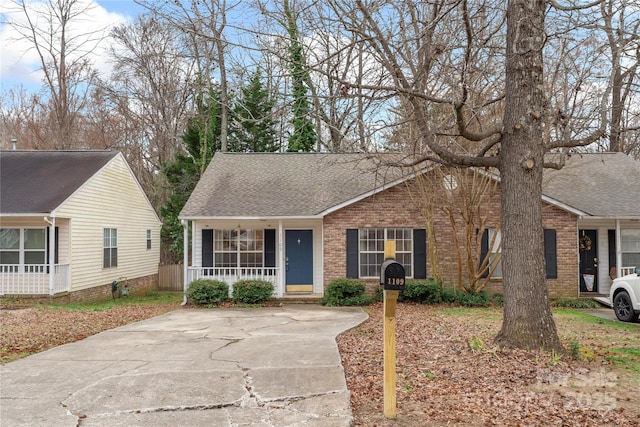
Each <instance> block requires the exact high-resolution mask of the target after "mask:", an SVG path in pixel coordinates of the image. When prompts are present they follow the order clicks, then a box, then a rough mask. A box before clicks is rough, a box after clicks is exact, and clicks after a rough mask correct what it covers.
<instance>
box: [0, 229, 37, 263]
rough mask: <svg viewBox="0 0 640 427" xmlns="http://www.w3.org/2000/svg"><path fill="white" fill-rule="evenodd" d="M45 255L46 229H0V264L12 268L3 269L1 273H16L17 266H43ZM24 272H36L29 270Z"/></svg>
mask: <svg viewBox="0 0 640 427" xmlns="http://www.w3.org/2000/svg"><path fill="white" fill-rule="evenodd" d="M46 254H47V229H46V228H0V264H1V265H5V266H7V265H12V266H14V267H10V268H9V267H5V268H3V271H8V270H7V269H11V271H16V270H17V268H18V267H16V266H18V265H23V266H33V265H40V266H44V265H45V264H46V262H47V261H46ZM25 271H36V270H33V268H29V269H26V270H25ZM38 271H39V270H38Z"/></svg>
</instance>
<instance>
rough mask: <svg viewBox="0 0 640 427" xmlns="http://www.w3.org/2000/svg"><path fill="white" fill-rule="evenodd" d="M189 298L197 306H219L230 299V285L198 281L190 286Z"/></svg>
mask: <svg viewBox="0 0 640 427" xmlns="http://www.w3.org/2000/svg"><path fill="white" fill-rule="evenodd" d="M187 296H188V297H189V299H190V300H191V301H193V302H194V303H196V304H205V305H208V304H219V303H221V302H223V301H225V300H227V299H229V285H227V284H226V283H224V282H222V281H220V280H211V279H197V280H194V281H193V282H191V284H190V285H189V290H188V291H187Z"/></svg>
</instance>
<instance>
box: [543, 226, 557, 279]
mask: <svg viewBox="0 0 640 427" xmlns="http://www.w3.org/2000/svg"><path fill="white" fill-rule="evenodd" d="M544 261H545V264H546V266H547V271H546V274H547V279H557V278H558V254H557V249H556V230H553V229H547V228H545V229H544Z"/></svg>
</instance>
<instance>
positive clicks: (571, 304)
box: [551, 298, 602, 308]
mask: <svg viewBox="0 0 640 427" xmlns="http://www.w3.org/2000/svg"><path fill="white" fill-rule="evenodd" d="M551 305H552V306H553V307H563V308H600V307H602V306H601V305H600V304H599V303H598V302H597V301H594V300H592V299H585V298H559V299H554V300H551Z"/></svg>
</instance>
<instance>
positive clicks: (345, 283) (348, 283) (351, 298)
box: [320, 278, 373, 307]
mask: <svg viewBox="0 0 640 427" xmlns="http://www.w3.org/2000/svg"><path fill="white" fill-rule="evenodd" d="M372 302H373V297H372V296H371V295H367V294H366V292H365V286H364V283H362V282H361V281H360V280H357V279H347V278H343V279H336V280H334V281H332V282H330V283H329V284H328V285H327V290H326V292H325V294H324V296H323V297H322V298H320V304H322V305H327V306H330V307H336V306H341V305H367V304H371V303H372Z"/></svg>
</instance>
